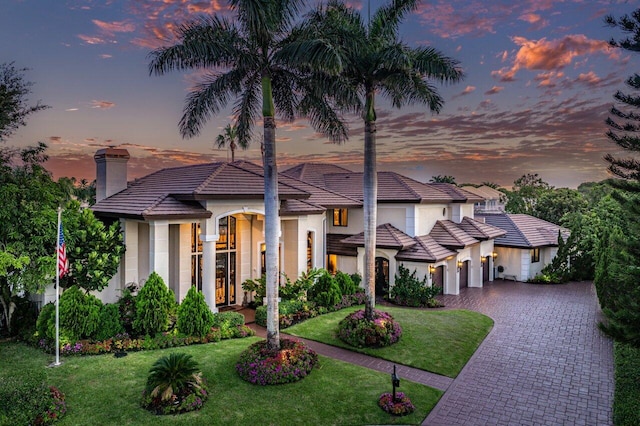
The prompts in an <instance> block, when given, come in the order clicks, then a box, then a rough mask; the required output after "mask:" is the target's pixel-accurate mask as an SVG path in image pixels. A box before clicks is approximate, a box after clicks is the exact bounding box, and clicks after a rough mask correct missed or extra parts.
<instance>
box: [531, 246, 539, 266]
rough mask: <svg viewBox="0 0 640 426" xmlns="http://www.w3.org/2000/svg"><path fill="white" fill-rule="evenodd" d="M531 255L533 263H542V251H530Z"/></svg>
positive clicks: (537, 249) (535, 249)
mask: <svg viewBox="0 0 640 426" xmlns="http://www.w3.org/2000/svg"><path fill="white" fill-rule="evenodd" d="M530 253H531V263H536V262H540V249H539V248H534V249H531V250H530Z"/></svg>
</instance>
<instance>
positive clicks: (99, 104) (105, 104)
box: [91, 100, 116, 109]
mask: <svg viewBox="0 0 640 426" xmlns="http://www.w3.org/2000/svg"><path fill="white" fill-rule="evenodd" d="M114 106H116V104H115V103H113V102H110V101H95V100H93V101H91V108H98V109H111V108H113V107H114Z"/></svg>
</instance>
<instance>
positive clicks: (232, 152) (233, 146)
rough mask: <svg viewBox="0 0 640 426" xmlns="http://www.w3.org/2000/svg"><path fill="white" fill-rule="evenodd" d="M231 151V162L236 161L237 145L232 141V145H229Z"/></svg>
mask: <svg viewBox="0 0 640 426" xmlns="http://www.w3.org/2000/svg"><path fill="white" fill-rule="evenodd" d="M229 149H230V150H231V162H232V163H233V162H234V161H236V143H235V142H234V141H233V139H231V143H230V144H229Z"/></svg>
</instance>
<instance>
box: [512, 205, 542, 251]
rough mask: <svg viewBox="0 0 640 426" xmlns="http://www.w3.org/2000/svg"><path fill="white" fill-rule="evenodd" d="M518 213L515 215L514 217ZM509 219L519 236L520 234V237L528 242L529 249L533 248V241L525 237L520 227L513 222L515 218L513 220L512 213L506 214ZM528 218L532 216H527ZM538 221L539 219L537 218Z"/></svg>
mask: <svg viewBox="0 0 640 426" xmlns="http://www.w3.org/2000/svg"><path fill="white" fill-rule="evenodd" d="M515 214H517V213H514V215H515ZM504 215H505V216H506V217H507V219H508V220H509V222H511V224H512V225H513V227H514V228H515V229H516V231H517V232H518V234H520V236H521V237H522V238H523V239H524V240H525V241H526V242H527V244H528V245H529V247H533V243H532V242H531V241H529V239H528V238H527V236H526V235H524V233H523V232H522V231H521V230H520V227H519V226H518V225H516V223H515V222H514V221H513V218H511V213H505V214H504ZM526 216H530V215H526ZM531 217H535V216H531ZM536 219H537V218H536Z"/></svg>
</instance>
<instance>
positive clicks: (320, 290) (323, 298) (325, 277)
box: [307, 271, 342, 307]
mask: <svg viewBox="0 0 640 426" xmlns="http://www.w3.org/2000/svg"><path fill="white" fill-rule="evenodd" d="M307 298H308V299H309V300H310V301H312V302H315V303H317V304H318V306H325V307H333V306H334V305H337V304H338V303H340V301H341V300H342V292H341V291H340V287H339V286H338V283H337V282H336V280H335V278H333V277H332V276H331V274H329V272H327V271H323V273H322V275H320V276H319V277H318V279H317V280H316V283H315V284H314V285H313V287H311V288H310V289H309V291H308V292H307Z"/></svg>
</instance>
